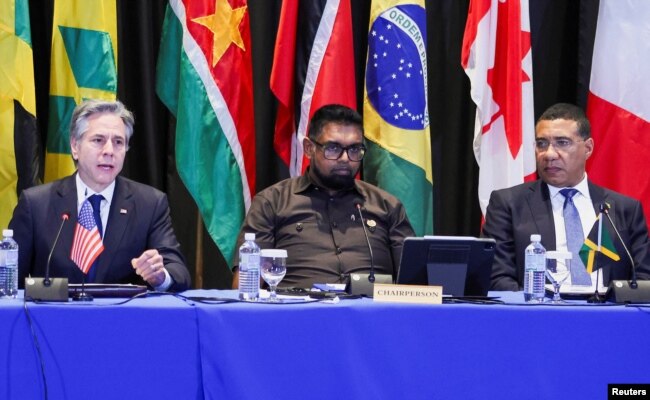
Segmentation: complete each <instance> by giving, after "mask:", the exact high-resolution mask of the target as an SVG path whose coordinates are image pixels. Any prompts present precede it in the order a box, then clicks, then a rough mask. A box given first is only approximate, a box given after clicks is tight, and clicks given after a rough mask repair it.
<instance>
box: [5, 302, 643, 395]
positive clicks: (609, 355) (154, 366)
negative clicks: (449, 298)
mask: <svg viewBox="0 0 650 400" xmlns="http://www.w3.org/2000/svg"><path fill="white" fill-rule="evenodd" d="M184 295H185V296H221V297H224V296H225V297H234V296H235V293H234V292H232V291H206V290H200V291H199V290H197V291H188V292H185V293H184ZM498 295H499V296H502V298H503V299H504V300H505V301H507V302H509V303H511V305H469V304H444V305H438V306H432V305H404V304H387V303H374V302H373V301H372V300H369V299H362V300H343V301H340V302H339V303H338V304H324V303H310V304H291V305H269V304H247V303H229V304H202V303H198V302H195V301H184V300H182V299H179V298H174V297H150V298H146V299H138V300H134V301H132V302H129V303H127V304H125V305H120V306H117V305H109V304H110V303H112V302H115V300H96V301H95V302H94V304H93V305H90V306H89V305H79V304H72V303H70V304H65V305H42V304H33V303H28V308H29V310H30V312H31V315H32V318H33V320H34V325H35V328H36V332H37V335H38V337H39V341H40V344H41V350H42V352H43V356H44V362H45V368H46V376H47V383H48V388H49V392H50V398H51V399H81V398H93V399H101V398H107V399H112V398H127V399H128V398H138V399H145V398H161V399H165V398H169V399H202V398H205V399H255V398H258V399H259V398H283V399H304V398H316V399H331V398H342V399H364V398H367V399H456V398H463V399H474V398H475V399H503V398H527V399H528V398H532V399H534V398H539V399H547V398H556V399H559V398H577V399H582V398H584V399H593V398H606V396H607V384H608V383H649V382H650V345H649V344H648V336H649V334H650V315H649V312H650V309H647V308H636V307H622V306H586V305H584V304H581V303H576V304H575V305H571V306H548V305H544V306H527V305H522V304H521V303H522V299H521V294H520V293H498ZM0 321H2V324H3V329H2V330H0V349H1V351H2V355H3V358H1V359H0V398H7V399H39V398H42V393H43V384H42V379H41V376H40V370H39V368H40V367H39V363H38V358H37V357H36V352H35V349H34V345H33V343H32V338H31V334H30V331H29V327H28V324H27V320H26V317H25V312H24V310H23V308H22V302H21V301H18V300H14V301H0Z"/></svg>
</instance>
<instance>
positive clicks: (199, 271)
mask: <svg viewBox="0 0 650 400" xmlns="http://www.w3.org/2000/svg"><path fill="white" fill-rule="evenodd" d="M194 257H195V260H196V261H195V263H194V264H195V266H196V268H195V270H194V288H195V289H203V217H201V211H200V210H197V211H196V248H195V254H194Z"/></svg>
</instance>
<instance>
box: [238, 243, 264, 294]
mask: <svg viewBox="0 0 650 400" xmlns="http://www.w3.org/2000/svg"><path fill="white" fill-rule="evenodd" d="M259 297H260V247H259V246H258V245H257V243H255V234H254V233H246V234H244V243H243V244H242V245H241V247H240V248H239V299H240V300H247V301H256V300H257V299H258V298H259Z"/></svg>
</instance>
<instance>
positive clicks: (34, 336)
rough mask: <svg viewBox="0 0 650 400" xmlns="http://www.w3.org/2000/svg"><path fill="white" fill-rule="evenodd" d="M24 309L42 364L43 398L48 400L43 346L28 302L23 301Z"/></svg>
mask: <svg viewBox="0 0 650 400" xmlns="http://www.w3.org/2000/svg"><path fill="white" fill-rule="evenodd" d="M23 308H24V309H25V316H27V323H28V325H29V329H30V331H31V332H32V339H33V342H34V347H35V348H36V354H37V355H38V361H39V363H40V364H41V379H43V398H44V399H45V400H47V399H48V392H47V378H46V376H45V361H44V360H43V354H42V353H41V345H40V344H39V343H38V336H37V335H36V330H35V329H34V323H33V322H32V316H31V315H30V313H29V309H28V308H27V301H25V300H24V301H23Z"/></svg>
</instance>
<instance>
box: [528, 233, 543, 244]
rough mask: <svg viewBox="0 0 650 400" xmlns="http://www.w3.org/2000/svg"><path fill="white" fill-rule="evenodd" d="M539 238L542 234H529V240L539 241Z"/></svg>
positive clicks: (540, 238)
mask: <svg viewBox="0 0 650 400" xmlns="http://www.w3.org/2000/svg"><path fill="white" fill-rule="evenodd" d="M540 240H542V235H540V234H539V233H533V234H532V235H530V241H531V242H539V241H540Z"/></svg>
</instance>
